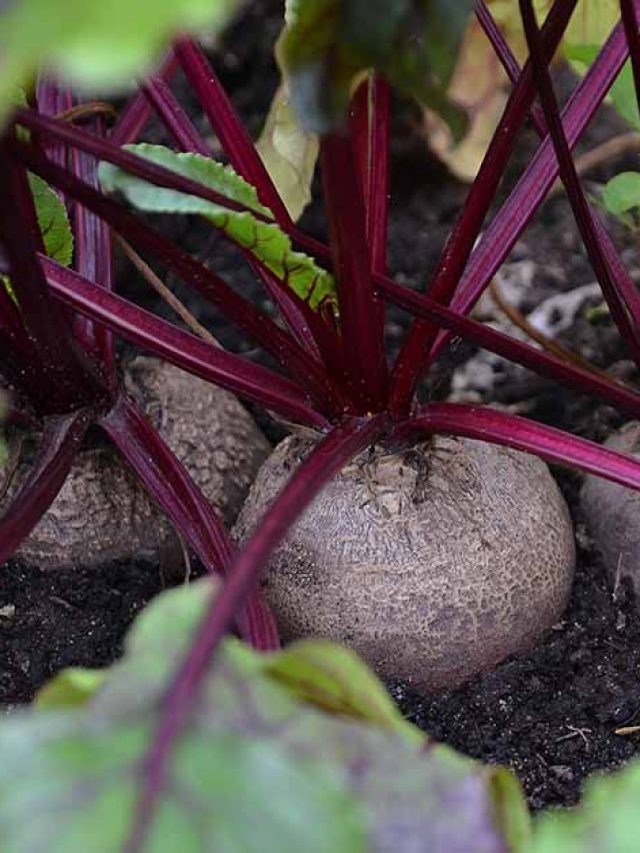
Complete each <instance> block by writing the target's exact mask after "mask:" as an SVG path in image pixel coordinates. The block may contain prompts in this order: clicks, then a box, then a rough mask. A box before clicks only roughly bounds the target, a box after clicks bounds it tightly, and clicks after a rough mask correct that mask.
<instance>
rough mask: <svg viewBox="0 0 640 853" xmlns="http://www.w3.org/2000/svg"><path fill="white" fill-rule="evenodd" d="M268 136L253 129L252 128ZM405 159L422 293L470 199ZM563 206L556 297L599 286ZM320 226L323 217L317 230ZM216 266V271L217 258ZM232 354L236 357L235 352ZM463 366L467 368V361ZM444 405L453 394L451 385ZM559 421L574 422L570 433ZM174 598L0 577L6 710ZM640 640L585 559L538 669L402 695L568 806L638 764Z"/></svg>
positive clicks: (398, 241)
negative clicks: (619, 768)
mask: <svg viewBox="0 0 640 853" xmlns="http://www.w3.org/2000/svg"><path fill="white" fill-rule="evenodd" d="M272 5H274V4H272ZM249 24H250V25H251V26H247V25H246V22H243V23H242V24H241V25H240V27H239V28H238V29H237V31H236V38H235V41H233V40H232V42H231V46H230V47H229V48H228V49H226V52H225V56H224V57H223V58H222V63H223V64H226V65H227V67H228V69H231V71H230V72H229V77H228V78H227V79H226V81H225V82H227V83H229V82H232V83H233V82H235V83H236V84H237V85H236V86H235V89H236V92H235V94H236V95H237V100H238V102H239V104H240V106H241V107H245V109H244V112H245V117H248V118H249V123H250V125H251V124H252V118H253V117H255V116H256V115H257V116H263V115H264V113H265V110H266V105H267V102H268V97H269V95H270V94H271V90H270V88H269V85H268V82H269V70H271V71H272V72H273V76H272V78H271V79H272V81H273V86H274V87H275V82H276V76H275V71H274V69H273V68H272V63H271V58H270V45H269V44H268V43H267V42H266V39H265V38H264V29H263V25H264V22H263V20H262V19H261V18H259V17H255V16H254V17H251V18H249ZM273 31H274V34H275V32H276V31H277V27H274V30H273ZM234 45H235V46H234ZM256 50H259V52H260V55H262V52H265V53H268V54H269V59H268V61H267V60H265V61H264V63H262V61H261V67H260V70H261V71H263V70H264V71H265V74H262V73H259V74H256V67H257V66H256V61H257V60H256ZM262 66H264V67H262ZM222 76H223V77H224V76H225V75H224V72H223V75H222ZM257 77H259V78H260V80H261V88H260V91H259V92H258V95H259V101H260V103H257V102H256V96H255V95H254V94H252V92H253V89H251V91H249V88H250V87H255V80H256V78H257ZM231 78H233V79H231ZM258 126H259V122H258V123H256V121H254V122H253V124H252V128H253V129H254V130H255V129H257V127H258ZM403 145H404V148H403V151H402V152H401V156H399V157H397V158H396V162H395V167H394V172H395V174H396V175H397V176H399V177H400V178H401V179H402V180H400V181H397V182H396V185H395V186H396V187H397V192H396V194H395V197H394V200H393V219H392V223H391V234H392V244H391V246H390V259H391V261H392V264H393V267H394V269H393V271H394V272H398V271H399V272H403V273H405V274H406V275H407V276H409V277H411V278H412V279H414V280H417V279H418V278H419V277H420V274H421V272H422V271H424V273H425V274H426V273H427V272H428V270H429V267H430V266H431V264H432V263H433V261H434V259H435V258H436V257H437V255H438V253H439V251H440V248H441V245H442V239H443V235H444V233H446V230H447V225H448V223H449V222H450V220H451V218H452V216H454V215H455V212H456V211H457V209H458V206H459V202H460V199H461V198H462V197H463V194H464V189H463V188H461V187H460V186H458V185H456V184H454V183H453V182H449V181H446V180H445V179H444V176H443V172H442V170H441V168H439V167H434V166H433V164H432V163H429V161H428V160H427V159H426V155H425V153H424V148H423V147H422V146H421V144H419V143H418V142H417V140H415V139H414V140H413V141H412V142H411V143H410V144H409V145H407V144H406V142H405V143H403ZM425 163H426V164H427V165H425ZM416 188H418V189H416ZM561 204H563V202H561V201H559V202H557V203H556V202H554V203H552V204H551V205H548V206H545V208H543V211H542V216H541V220H542V221H541V222H540V231H539V234H538V236H537V237H536V238H535V239H534V238H533V237H532V238H531V239H532V242H531V243H530V244H529V245H528V246H527V247H526V248H527V249H528V251H529V253H530V255H531V256H533V257H544V258H546V259H549V258H550V253H549V251H548V248H549V246H550V245H555V244H557V243H558V242H560V243H561V244H562V245H561V253H560V254H561V258H562V265H563V273H564V275H565V280H564V283H560V284H558V282H557V281H555V280H554V282H553V286H554V287H555V286H556V285H558V286H559V287H574V286H577V285H578V284H582V283H585V282H587V281H590V280H592V275H591V272H590V270H589V269H588V265H587V264H586V263H585V260H584V256H583V253H582V251H581V250H580V249H578V248H577V240H574V239H573V234H574V231H575V228H574V226H573V224H570V225H568V222H569V219H568V218H565V217H564V216H562V215H561V214H560V213H559V214H558V216H557V217H556V215H555V213H556V211H560V210H561ZM549 211H552V213H551V214H550V213H549ZM313 216H314V212H313V210H312V211H310V212H309V214H308V219H309V220H312V219H313ZM443 223H446V224H447V225H445V226H444V227H443ZM545 226H546V227H545ZM318 228H319V229H320V230H321V229H322V224H321V223H318ZM569 228H571V229H572V230H571V231H569ZM527 239H528V238H527ZM567 241H569V242H570V243H571V245H570V246H569V247H568V245H567ZM189 248H193V247H192V246H189ZM215 255H216V264H218V263H219V262H220V247H219V246H216V247H215ZM225 274H227V271H226V270H225ZM191 307H195V308H197V304H195V305H194V303H191ZM158 313H162V312H161V311H160V312H158ZM200 316H201V317H202V315H200ZM205 316H206V315H205ZM403 320H404V317H403V315H402V314H401V312H399V311H398V312H396V311H394V310H390V311H389V322H388V327H387V332H388V336H389V338H390V339H391V340H397V339H398V337H399V325H400V324H401V323H402V322H403ZM211 329H212V331H213V332H214V334H216V335H218V336H219V335H221V334H224V333H225V328H224V327H223V326H222V325H221V326H220V327H219V328H216V326H215V325H213V326H211ZM225 344H226V345H228V346H229V347H230V348H231V349H234V347H233V342H229V341H226V340H225ZM462 352H463V354H464V350H463V351H462ZM454 357H456V358H460V357H461V356H460V350H459V349H458V350H456V351H455V352H454ZM603 366H607V365H603ZM425 390H427V389H425ZM431 390H432V389H428V392H429V393H431ZM436 393H437V395H438V396H440V395H443V394H445V393H446V381H443V382H442V384H441V385H440V386H439V387H438V388H437V390H436ZM518 397H519V398H520V399H523V392H522V390H520V391H519V392H518V394H516V395H515V396H514V395H512V396H511V398H510V401H512V400H513V399H517V398H518ZM554 399H555V400H557V393H555V392H554ZM563 400H564V398H563ZM567 411H568V407H566V406H564V407H563V411H562V412H559V411H556V410H554V409H551V410H547V411H545V412H544V413H541V415H540V416H541V418H542V419H545V420H546V421H547V422H549V423H552V424H555V425H561V426H563V427H568V428H570V429H571V428H575V427H576V426H578V427H580V426H581V425H580V424H576V423H575V422H573V421H572V422H567V420H568V419H567ZM556 416H558V417H559V416H562V417H563V418H564V419H565V420H564V421H563V422H562V423H561V424H560V423H558V422H557V421H556V420H555V418H556ZM576 431H578V432H580V431H581V430H580V429H579V428H578V429H577V430H576ZM590 437H593V436H590ZM162 584H163V581H162V577H161V572H160V570H159V568H158V567H157V566H154V565H149V564H140V563H135V564H128V565H120V566H117V567H114V566H108V567H105V568H104V569H103V570H99V571H97V572H93V571H92V572H86V571H82V570H74V571H73V572H65V573H60V574H55V575H54V574H47V575H42V574H40V573H39V572H37V571H36V570H29V571H26V570H24V569H21V568H19V567H15V566H9V567H8V570H7V571H4V572H3V573H2V574H1V575H0V688H1V689H2V693H1V694H0V702H2V703H11V702H16V701H26V700H28V699H29V698H30V697H31V696H32V695H33V692H34V690H35V689H37V688H38V687H39V686H40V685H41V684H42V683H43V682H44V681H46V680H47V678H48V677H49V676H50V675H51V674H52V673H53V672H55V671H57V670H58V669H60V668H62V667H64V666H68V665H72V664H82V665H106V664H107V663H109V662H110V661H111V660H113V659H114V658H115V657H117V656H118V655H119V653H120V650H121V649H120V642H121V637H122V634H123V633H124V630H125V628H126V626H127V625H128V624H129V622H130V621H131V620H132V618H133V617H134V616H135V614H136V613H137V612H138V611H139V610H140V609H141V607H142V606H144V604H145V603H146V601H148V600H149V599H150V598H151V597H152V596H153V595H154V594H155V593H156V592H158V591H159V590H160V588H161V587H162ZM639 633H640V629H639V628H638V622H637V617H636V616H635V615H634V613H633V611H632V604H631V602H630V600H629V598H628V596H626V593H625V592H624V591H621V590H619V591H618V595H617V597H616V598H615V599H614V598H613V597H612V594H611V591H610V590H608V589H607V587H606V584H605V580H604V574H603V572H602V571H601V569H600V566H599V563H598V561H597V559H596V557H595V555H594V553H593V551H592V550H589V549H587V550H584V549H583V550H582V551H581V554H580V563H579V568H578V575H577V581H576V587H575V590H574V594H573V598H572V601H571V603H570V606H569V609H568V611H567V613H566V615H565V617H564V618H563V619H562V621H561V623H559V625H558V627H557V629H555V630H553V631H552V632H551V634H550V635H549V636H548V637H547V638H546V640H544V641H543V642H542V643H541V645H540V646H539V647H538V648H537V649H536V650H534V652H532V653H531V654H530V655H527V656H526V657H524V658H520V659H518V660H514V661H508V662H506V663H505V664H503V665H502V666H500V667H498V668H497V669H496V670H495V671H494V672H493V673H490V674H488V675H485V676H482V677H480V678H478V679H476V680H475V681H474V682H472V683H470V684H468V685H466V686H464V687H463V688H461V689H460V690H458V691H456V692H453V693H446V694H441V695H439V696H437V697H428V698H423V697H417V696H411V697H410V696H409V695H408V694H407V693H406V691H405V690H404V689H403V688H402V687H399V686H398V685H395V686H393V687H392V691H393V693H394V695H395V696H396V697H397V698H399V699H400V700H401V704H402V707H403V710H404V711H405V713H406V714H407V715H408V716H410V717H412V718H413V719H415V721H416V722H418V724H419V725H421V726H423V727H424V728H426V729H427V730H428V731H430V732H432V733H433V734H434V735H435V736H436V737H439V738H441V739H443V740H445V741H447V742H448V743H450V744H452V745H453V746H455V747H456V748H458V749H460V750H461V751H462V752H466V753H468V754H471V755H474V756H477V757H479V758H482V759H483V760H485V761H495V762H501V763H505V764H508V765H510V766H512V767H513V768H514V769H515V771H516V772H517V773H518V775H519V776H520V777H521V779H522V780H523V782H524V784H525V788H526V789H527V792H528V794H529V796H530V801H531V804H532V806H533V807H534V808H539V807H541V806H544V805H551V804H553V805H557V804H570V803H572V802H575V800H576V798H577V796H578V794H579V789H580V784H581V782H582V780H583V778H584V777H585V776H586V775H588V774H589V773H591V772H593V771H595V770H598V769H604V768H609V767H613V766H615V765H616V764H618V763H619V762H620V761H622V760H625V759H626V758H628V757H630V756H631V755H633V754H634V752H635V750H636V744H637V743H638V741H636V740H634V739H633V738H622V737H619V736H616V735H615V734H614V729H615V727H616V725H617V724H621V723H626V722H627V721H628V720H630V719H631V718H632V716H633V713H634V711H635V710H636V708H637V705H640V688H639V687H638V677H637V673H638V663H639V661H638V657H639V655H638V652H637V651H636V650H637V649H638V647H639V645H640V644H639V643H638V640H639V639H640V637H639V636H638V634H639Z"/></svg>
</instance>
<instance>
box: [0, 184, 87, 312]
mask: <svg viewBox="0 0 640 853" xmlns="http://www.w3.org/2000/svg"><path fill="white" fill-rule="evenodd" d="M29 187H30V189H31V195H32V196H33V203H34V206H35V209H36V216H37V219H38V226H39V227H40V233H41V234H42V241H43V243H44V250H45V253H46V254H47V255H48V256H49V257H50V258H53V259H54V261H57V262H58V263H59V264H62V266H65V267H68V266H69V264H70V263H71V260H72V258H73V232H72V231H71V226H70V225H69V217H68V216H67V209H66V207H65V206H64V204H63V203H62V200H61V199H60V196H59V195H58V194H57V193H56V192H55V191H54V190H52V189H51V187H50V186H49V185H48V184H47V183H45V181H43V180H42V179H41V178H39V177H38V176H37V175H32V174H31V173H29ZM0 287H4V289H5V290H6V291H7V293H8V294H9V296H10V297H11V299H12V300H13V301H14V302H15V303H16V305H18V304H19V303H18V298H17V296H16V294H15V291H14V290H13V287H12V286H11V280H10V279H9V277H8V276H6V275H1V276H0Z"/></svg>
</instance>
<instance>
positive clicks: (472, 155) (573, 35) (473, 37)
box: [423, 0, 620, 181]
mask: <svg viewBox="0 0 640 853" xmlns="http://www.w3.org/2000/svg"><path fill="white" fill-rule="evenodd" d="M487 5H488V7H489V10H490V12H491V14H492V15H493V17H494V19H495V21H496V23H497V24H498V26H499V27H500V29H501V31H502V33H503V35H504V37H505V38H506V40H507V42H508V44H509V46H510V48H511V50H512V51H513V53H514V54H515V56H516V59H517V60H518V62H520V63H521V64H522V63H524V61H525V60H526V57H527V54H528V51H527V44H526V39H525V37H524V32H523V29H522V22H521V18H520V11H519V7H518V3H516V2H514V0H488V3H487ZM534 5H535V8H536V12H537V15H538V20H539V22H540V23H542V22H543V21H544V19H545V17H546V15H547V14H548V12H549V10H550V8H551V6H552V2H551V0H536V2H535V4H534ZM619 15H620V9H619V5H618V0H579V2H578V4H577V6H576V10H575V12H574V14H573V16H572V18H571V21H570V22H569V26H568V27H567V31H566V34H565V37H564V39H563V42H562V43H561V47H560V50H559V52H558V54H557V57H556V58H559V57H560V56H562V55H567V53H568V54H569V59H570V61H571V64H572V65H573V67H574V69H575V70H577V71H578V72H579V73H584V70H585V67H586V66H585V63H578V62H574V61H572V55H573V50H574V48H575V46H582V45H602V44H603V43H604V41H605V39H606V38H607V36H608V35H609V33H610V31H611V29H612V28H613V26H614V25H615V24H616V23H617V22H618V19H619ZM509 88H510V84H509V81H508V79H507V76H506V74H505V72H504V71H503V69H502V64H501V63H500V60H499V59H498V57H497V56H496V54H495V51H494V50H493V47H492V46H491V44H490V42H489V40H488V38H487V37H486V35H485V34H484V32H483V30H482V27H481V26H480V24H479V23H478V22H477V20H476V19H475V18H473V19H472V20H471V21H470V23H469V26H468V28H467V31H466V34H465V37H464V40H463V42H462V45H461V48H460V50H459V53H458V61H457V64H456V67H455V71H454V74H453V77H452V78H451V81H450V84H449V88H448V90H447V96H448V98H449V100H450V101H451V102H452V103H453V104H455V105H457V106H458V107H460V108H461V109H462V110H463V111H464V112H465V113H466V114H467V116H468V119H469V123H468V126H467V129H466V132H465V134H464V136H463V138H462V139H461V140H458V141H456V140H455V134H454V133H453V132H452V130H451V128H450V127H449V125H448V124H447V121H446V118H444V117H443V116H442V115H441V114H439V113H438V112H435V111H434V110H433V109H429V108H426V109H425V111H424V125H423V129H424V133H425V136H426V138H427V142H428V144H429V147H430V148H431V149H432V151H433V152H434V153H435V154H436V155H437V156H438V157H439V158H440V159H441V160H442V161H443V162H444V163H446V164H447V166H448V167H449V168H450V169H451V171H452V172H453V173H454V174H455V175H456V176H457V177H459V178H461V179H462V180H464V181H472V180H473V179H474V177H475V175H476V173H477V171H478V169H479V167H480V164H481V162H482V158H483V157H484V154H485V151H486V150H487V146H488V145H489V142H490V141H491V138H492V136H493V134H494V132H495V129H496V127H497V125H498V122H499V121H500V117H501V115H502V112H503V110H504V107H505V104H506V101H507V96H508V91H509Z"/></svg>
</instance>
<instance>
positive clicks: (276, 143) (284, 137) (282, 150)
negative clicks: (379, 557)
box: [256, 84, 318, 221]
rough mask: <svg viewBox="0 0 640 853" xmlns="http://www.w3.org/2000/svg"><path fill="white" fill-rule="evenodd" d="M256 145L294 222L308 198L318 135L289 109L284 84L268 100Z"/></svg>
mask: <svg viewBox="0 0 640 853" xmlns="http://www.w3.org/2000/svg"><path fill="white" fill-rule="evenodd" d="M256 148H257V149H258V153H259V154H260V157H261V158H262V162H263V163H264V165H265V166H266V167H267V171H268V172H269V175H270V176H271V180H272V181H273V182H274V184H275V185H276V187H277V188H278V192H279V193H280V196H281V198H282V200H283V201H284V203H285V205H286V207H287V210H288V212H289V216H290V217H291V218H292V219H293V220H294V221H297V220H298V219H299V218H300V216H301V215H302V212H303V211H304V209H305V207H306V206H307V205H308V204H309V202H310V201H311V181H312V180H313V173H314V170H315V166H316V160H317V159H318V137H317V136H316V134H314V133H307V131H305V130H303V129H302V127H301V125H300V123H299V122H298V120H297V118H296V116H295V113H294V112H293V110H292V108H291V105H290V96H289V92H288V90H287V87H286V85H285V84H282V85H281V86H280V87H279V88H278V91H277V92H276V94H275V96H274V98H273V101H272V102H271V107H270V109H269V114H268V116H267V120H266V122H265V125H264V128H263V130H262V133H261V135H260V139H258V141H257V143H256Z"/></svg>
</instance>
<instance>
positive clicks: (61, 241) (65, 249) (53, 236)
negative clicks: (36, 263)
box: [29, 174, 73, 267]
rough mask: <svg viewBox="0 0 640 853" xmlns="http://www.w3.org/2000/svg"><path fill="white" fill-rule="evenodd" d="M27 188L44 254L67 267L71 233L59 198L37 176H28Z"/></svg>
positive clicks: (70, 252)
mask: <svg viewBox="0 0 640 853" xmlns="http://www.w3.org/2000/svg"><path fill="white" fill-rule="evenodd" d="M29 186H30V188H31V195H32V196H33V201H34V204H35V208H36V215H37V217H38V225H39V226H40V232H41V234H42V239H43V241H44V250H45V252H46V254H47V255H48V256H49V257H50V258H53V260H54V261H57V262H58V263H59V264H62V266H64V267H68V266H69V264H70V263H71V259H72V258H73V233H72V231H71V226H70V225H69V218H68V216H67V210H66V208H65V206H64V204H63V203H62V200H61V199H60V196H59V195H58V194H57V193H56V192H55V191H54V190H52V189H51V187H50V186H49V185H48V184H47V183H45V182H44V181H43V180H42V178H39V177H38V176H37V175H32V174H29Z"/></svg>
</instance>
